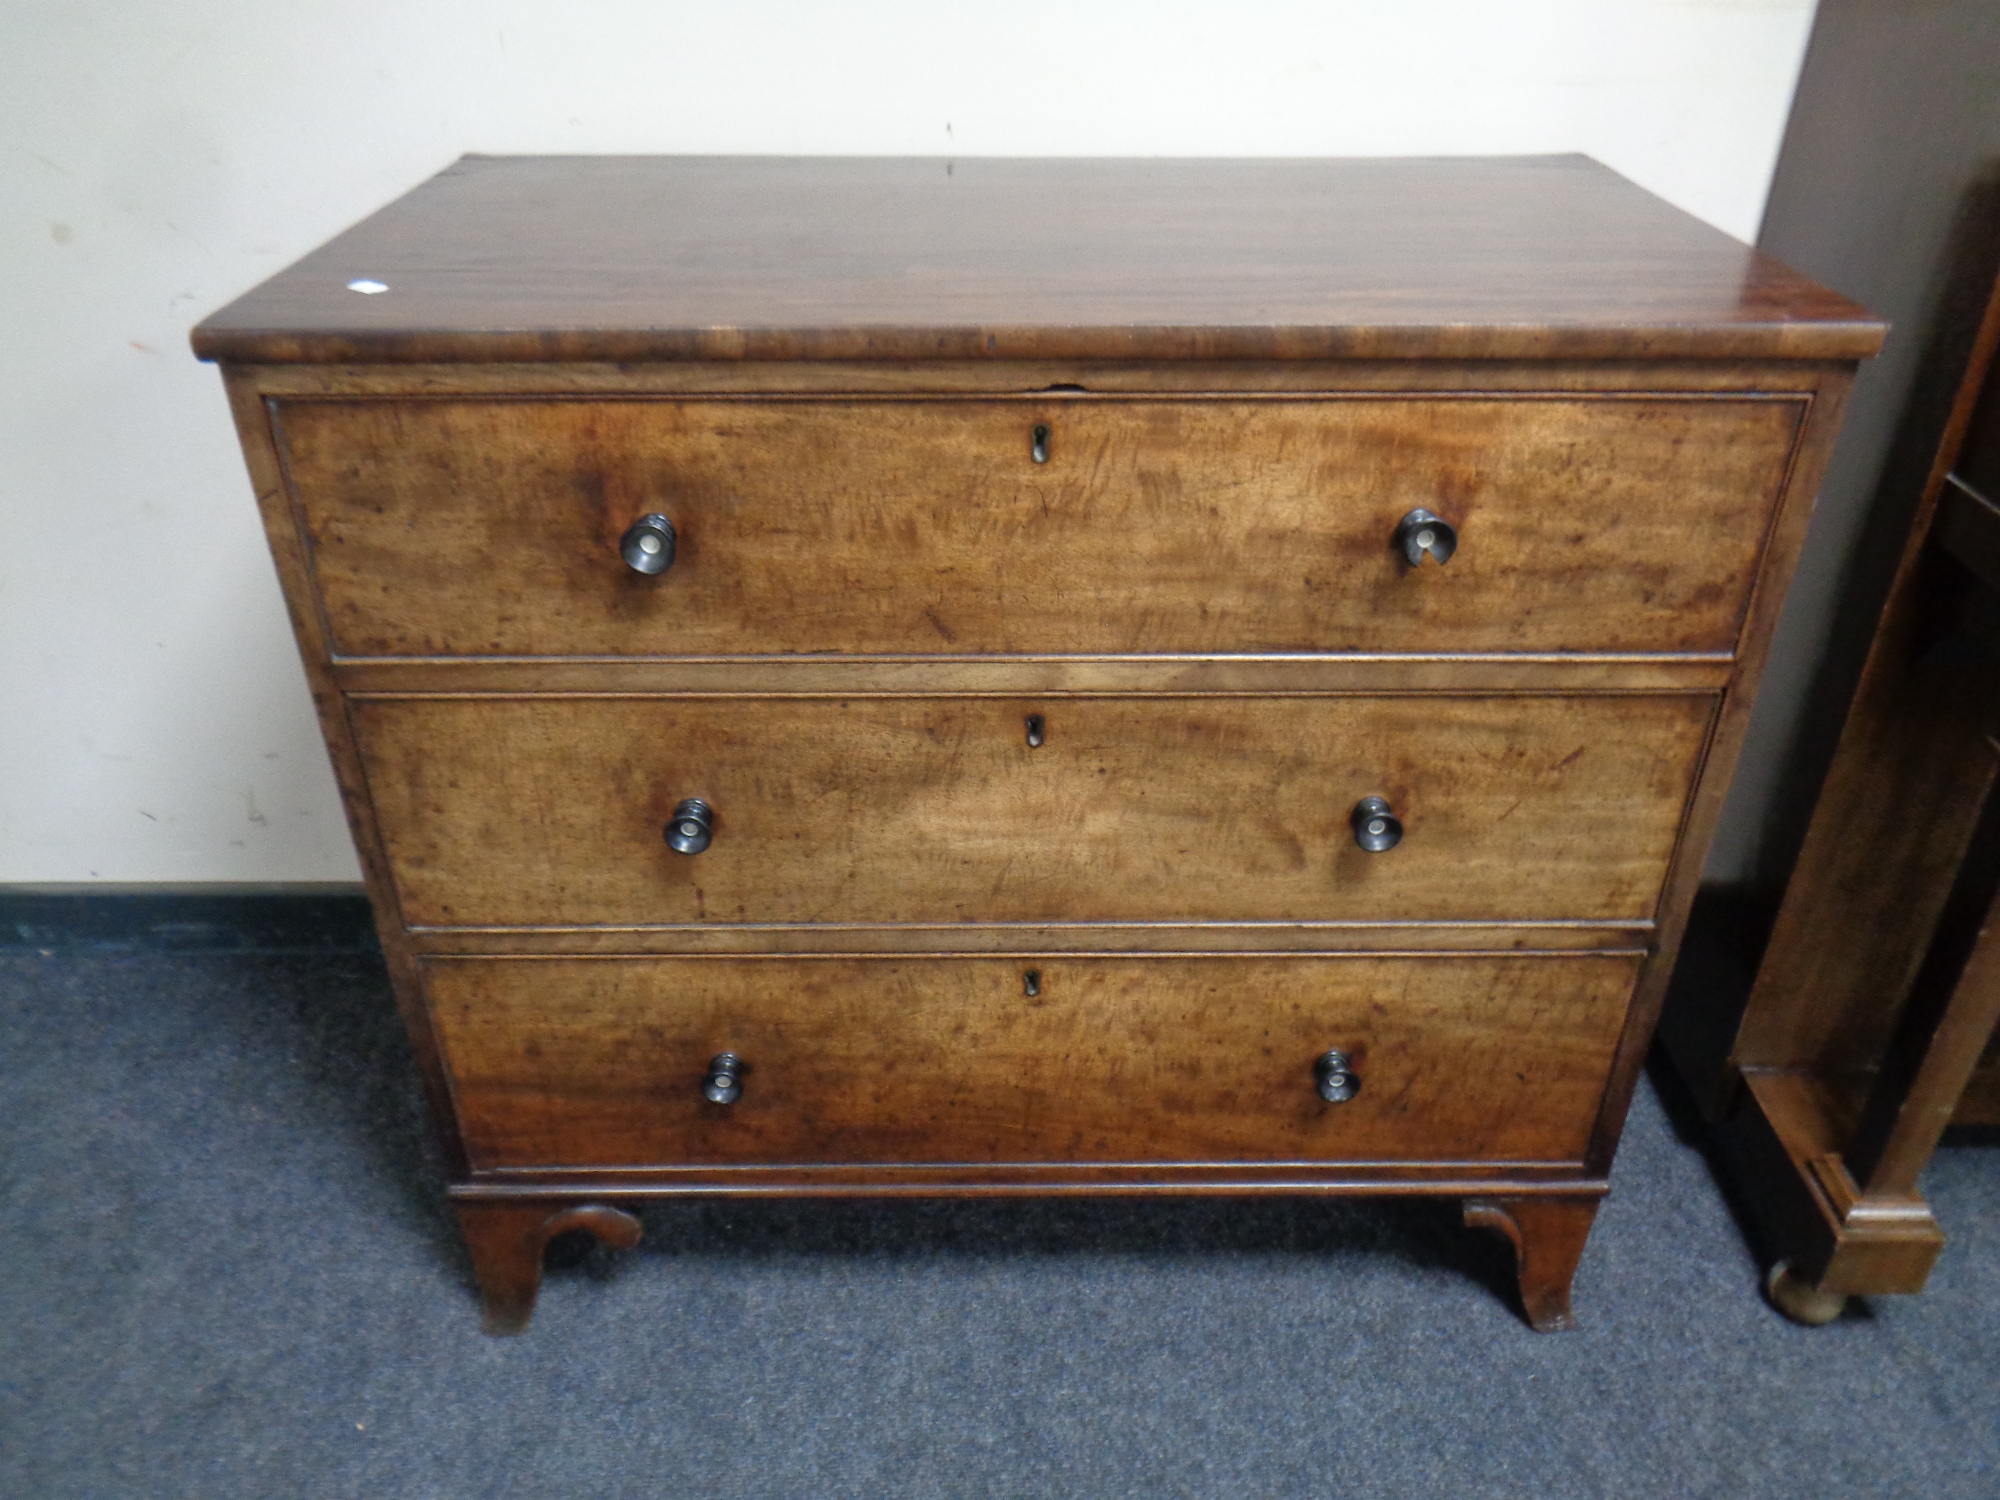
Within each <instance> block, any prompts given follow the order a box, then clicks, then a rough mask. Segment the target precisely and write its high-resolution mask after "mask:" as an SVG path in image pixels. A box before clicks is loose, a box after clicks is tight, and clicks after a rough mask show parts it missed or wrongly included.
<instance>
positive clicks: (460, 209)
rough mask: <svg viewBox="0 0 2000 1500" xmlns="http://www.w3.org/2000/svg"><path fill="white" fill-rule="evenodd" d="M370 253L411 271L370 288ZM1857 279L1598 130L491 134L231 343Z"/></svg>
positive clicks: (1486, 314) (481, 343)
mask: <svg viewBox="0 0 2000 1500" xmlns="http://www.w3.org/2000/svg"><path fill="white" fill-rule="evenodd" d="M358 278H369V279H372V280H375V281H377V282H380V283H383V284H385V285H386V286H387V287H388V290H387V291H385V292H382V293H380V294H379V295H372V296H371V295H361V294H357V293H355V292H352V291H349V290H348V289H347V286H348V283H349V282H350V281H353V280H355V279H358ZM1881 336H1882V328H1881V325H1880V324H1878V323H1876V322H1875V321H1874V320H1872V319H1871V318H1870V317H1869V315H1868V314H1867V313H1866V312H1865V311H1864V310H1863V309H1861V308H1860V307H1858V306H1856V305H1855V304H1853V303H1851V302H1849V301H1847V300H1846V299H1844V298H1842V297H1839V296H1837V295H1835V294H1834V293H1832V292H1829V291H1827V290H1825V289H1824V288H1822V287H1819V286H1816V285H1815V284H1813V283H1812V282H1810V281H1808V280H1806V279H1805V278H1804V277H1802V276H1799V275H1797V274H1796V273H1795V272H1792V271H1790V270H1788V269H1787V268H1785V267H1784V266H1782V265H1780V264H1779V263H1777V262H1776V261H1773V260H1771V259H1769V258H1768V257H1765V256H1762V255H1760V254H1758V253H1757V252H1756V251H1754V250H1752V249H1750V248H1749V247H1748V246H1746V245H1743V244H1741V243H1740V242H1738V241H1736V240H1734V239H1731V238H1730V237H1729V236H1727V235H1725V234H1722V233H1720V232H1718V231H1717V230H1714V229H1711V228H1710V227H1708V226H1707V225H1705V224H1703V223H1701V222H1700V221H1699V220H1697V219H1695V218H1693V217H1691V216H1689V215H1687V214H1683V213H1681V212H1679V211H1678V210H1676V209H1674V208H1672V207H1670V206H1668V205H1667V204H1665V203H1662V202H1661V201H1660V200H1659V199H1657V198H1654V197H1652V196H1651V195H1649V194H1647V193H1645V192H1644V191H1642V190H1641V189H1639V188H1637V187H1635V186H1634V185H1633V184H1631V183H1629V182H1626V181H1625V180H1624V179H1623V178H1621V177H1619V176H1618V175H1617V174H1615V173H1613V172H1611V171H1609V170H1607V169H1606V168H1604V167H1602V166H1599V165H1598V164H1597V163H1595V162H1592V161H1590V160H1588V159H1587V158H1584V157H1580V156H1565V157H1529V158H1512V159H1506V158H1468V159H1433V160H1387V159H1382V160H1355V161H1314V160H1288V161H1200V160H1195V161H1166V160H1128V161H1091V160H1067V161H1034V162H1030V161H1010V160H993V159H967V160H958V161H941V160H898V159H893V158H865V159H847V160H835V159H825V158H821V159H817V160H814V159H805V160H781V159H776V158H756V157H739V158H726V157H724V158H700V157H539V158H538V157H522V158H493V157H484V158H482V157H467V158H465V159H463V160H461V161H459V162H458V163H457V164H455V165H454V166H452V167H450V168H448V169H447V170H446V171H444V172H443V173H441V174H439V175H438V176H437V177H435V178H433V179H431V180H430V181H429V182H427V183H425V184H424V185H422V186H421V187H419V188H417V189H416V190H415V191H414V192H412V193H410V194H408V195H407V196H405V197H404V198H402V199H400V200H398V201H397V202H396V203H393V204H391V205H390V206H389V207H388V208H385V209H384V210H382V211H381V212H380V213H378V214H375V215H374V216H372V217H371V218H369V219H367V220H365V221H364V222H363V223H361V224H359V225H357V226H356V227H355V228H353V229H351V230H349V231H348V232H347V233H345V234H343V235H341V236H339V237H338V238H337V239H335V240H334V241H332V242H331V243H330V244H328V245H326V246H325V247H323V248H322V249H320V250H317V251H315V252H314V253H313V254H311V255H309V256H307V257H306V258H305V259H304V260H303V261H301V262H299V263H298V264H297V265H295V266H293V267H292V268H291V269H289V270H287V271H284V272H282V273H280V274H279V275H278V276H276V277H274V278H273V279H272V280H271V281H269V282H267V283H265V284H264V285H263V286H262V287H259V288H258V289H257V290H255V291H253V292H251V293H250V294H248V295H247V296H245V297H243V298H240V299H239V300H238V301H236V302H234V303H232V304H231V305H230V306H228V307H227V308H224V309H223V310H222V311H221V312H219V313H217V314H215V315H214V316H213V317H211V318H209V319H207V320H206V321H205V322H203V323H202V324H201V325H200V327H199V328H197V329H196V331H195V336H194V346H195V350H196V352H197V353H199V354H201V355H202V356H204V357H205V358H221V359H231V360H262V361H284V360H320V361H358V362H368V361H376V360H440V359H444V360H449V359H489V360H589V359H610V360H628V359H686V358H711V359H712V358H723V359H732V358H751V359H758V358H761V359H910V358H916V359H927V358H928V359H938V358H1005V359H1021V358H1130V359H1202V358H1207V359H1215V358H1327V357H1343V358H1382V357H1409V356H1419V357H1424V358H1506V357H1517V356H1550V355H1554V356H1563V357H1572V358H1590V357H1611V358H1616V357H1622V356H1641V357H1657V356H1669V357H1690V356H1722V357H1728V356H1743V357H1753V358H1754V357H1772V356H1779V357H1785V356H1790V357H1798V358H1857V357H1860V356H1864V355H1867V354H1870V353H1872V352H1874V350H1875V348H1876V347H1877V346H1878V345H1879V343H1880V341H1881Z"/></svg>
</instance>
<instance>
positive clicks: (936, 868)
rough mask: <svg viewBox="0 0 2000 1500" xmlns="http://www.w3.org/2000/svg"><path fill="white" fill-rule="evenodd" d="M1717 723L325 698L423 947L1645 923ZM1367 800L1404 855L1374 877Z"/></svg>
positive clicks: (854, 703) (1335, 703)
mask: <svg viewBox="0 0 2000 1500" xmlns="http://www.w3.org/2000/svg"><path fill="white" fill-rule="evenodd" d="M1713 709H1714V699H1713V698H1711V697H1707V696H1700V695H1616V696H1601V697H1553V696H1550V697H1534V696H1524V695H1523V696H1491V697H1475V696H1415V695H1412V696H1402V697H1285V698H1185V699H1175V698H1160V697H1144V698H1140V697H1104V698H1061V699H1053V700H1046V701H1041V702H1037V701H1033V700H1026V699H1023V700H1009V699H992V698H905V697H882V698H852V699H845V700H841V699H809V698H653V697H648V698H632V697H621V698H564V697H511V698H503V697H496V698H372V699H371V698H355V699H352V700H350V712H351V715H352V722H353V724H354V728H355V732H356V734H357V736H358V738H359V741H360V745H361V750H362V756H363V761H364V764H365V767H366V770H367V775H368V780H369V785H370V790H371V792H372V794H373V798H374V802H375V806H376V811H377V816H378V818H379V822H380V828H381V833H382V838H383V841H384V844H385V846H386V849H387V852H388V856H389V863H390V866H391V869H392V872H393V874H394V878H395V881H396V887H397V891H398V894H399V897H400V899H401V903H402V910H403V916H404V919H405V921H406V922H408V923H409V924H410V925H412V926H417V927H446V928H450V927H468V926H475V927H483V926H497V927H523V926H525V927H538V926H539V927H570V926H597V925H612V926H648V925H655V924H685V923H760V922H788V923H791V922H808V923H958V922H1092V921H1103V922H1137V921H1186V922H1242V921H1260V920H1267V921H1353V920H1364V921H1365V920H1395V921H1449V920H1460V921H1532V920H1564V919H1578V920H1644V919H1648V918H1650V917H1651V916H1652V913H1653V908H1654V903H1655V901H1656V899H1657V896H1658V892H1659V888H1660V884H1661V881H1662V879H1663V877H1664V875H1665V872H1666V865H1667V860H1668V858H1669V856H1670V854H1671V852H1672V848H1673V843H1674V837H1675V833H1676V830H1677V829H1678V827H1679V824H1680V820H1681V814H1682V808H1683V805H1684V803H1685V800H1686V797H1687V794H1688V789H1689V787H1690V786H1691V784H1692V781H1693V776H1694V772H1695V769H1696V767H1697V764H1698V762H1699V759H1700V756H1701V751H1702V746H1703V744H1704V742H1705V739H1706V734H1707V729H1708V725H1709V720H1710V716H1711V714H1712V712H1713ZM1031 716H1032V717H1033V718H1035V719H1036V720H1037V721H1038V725H1039V729H1038V732H1036V733H1033V734H1031V732H1030V727H1029V720H1030V718H1031ZM1031 739H1037V740H1039V742H1040V743H1039V744H1031V743H1030V740H1031ZM1370 796H1378V797H1382V798H1384V799H1386V800H1387V802H1388V803H1389V805H1390V809H1391V812H1392V815H1393V817H1394V818H1396V819H1398V820H1400V822H1401V825H1402V828H1403V837H1402V840H1401V842H1400V843H1399V844H1397V845H1396V846H1395V847H1393V848H1390V849H1387V850H1384V851H1381V852H1373V853H1371V852H1368V851H1366V850H1364V849H1362V848H1361V847H1359V844H1358V843H1357V839H1356V835H1355V831H1354V829H1353V826H1352V824H1351V816H1352V814H1353V811H1354V809H1355V806H1356V804H1357V803H1358V802H1360V801H1361V799H1363V798H1366V797H1370ZM688 798H699V799H700V800H702V801H703V802H705V803H706V804H707V805H708V806H709V808H710V809H711V810H712V836H713V842H712V844H711V845H710V846H709V847H708V848H707V849H705V850H703V851H702V852H700V853H698V854H695V855H692V856H690V855H686V854H680V853H676V852H675V851H674V850H672V849H670V848H669V847H668V846H667V843H666V841H665V838H664V825H665V824H666V822H667V820H668V819H669V817H670V816H671V815H672V814H673V812H674V809H675V807H676V806H677V805H678V804H679V803H680V802H681V801H682V800H683V799H688Z"/></svg>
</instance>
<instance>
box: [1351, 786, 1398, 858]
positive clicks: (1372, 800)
mask: <svg viewBox="0 0 2000 1500" xmlns="http://www.w3.org/2000/svg"><path fill="white" fill-rule="evenodd" d="M1347 821H1348V822H1349V823H1350V824H1352V825H1353V828H1354V842H1355V843H1357V844H1359V845H1360V846H1361V847H1362V848H1364V849H1366V850H1367V851H1368V852H1369V853H1370V854H1380V853H1382V852H1383V851H1384V850H1385V849H1393V848H1395V847H1396V846H1397V845H1398V844H1400V843H1402V842H1403V820H1402V819H1401V818H1399V817H1397V816H1396V815H1395V814H1394V813H1393V812H1391V811H1390V810H1389V801H1388V799H1387V798H1386V797H1363V798H1362V799H1361V800H1360V801H1359V802H1357V803H1355V804H1354V811H1353V812H1352V813H1350V814H1348V818H1347Z"/></svg>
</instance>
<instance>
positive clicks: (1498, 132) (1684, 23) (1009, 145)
mask: <svg viewBox="0 0 2000 1500" xmlns="http://www.w3.org/2000/svg"><path fill="white" fill-rule="evenodd" d="M1811 19H1812V4H1811V0H1764V3H1757V0H1707V3H1695V0H1515V3H1510V4H1506V5H1499V4H1494V3H1492V0H1405V3H1398V4H1384V3H1381V0H1319V3H1311V4H1284V3H1277V0H1208V3H1193V0H1098V3H1091V0H1072V3H1069V4H1062V5H1057V4H1047V3H1040V4H1037V3H1027V0H1009V3H1004V4H1003V3H979V4H951V3H949V0H874V3H845V4H840V5H832V4H819V5H813V4H807V3H800V0H764V3H744V0H733V3H729V4H717V3H707V4H685V3H665V0H598V3H586V0H566V3H555V0H550V3H544V4H530V3H518V0H517V3H506V0H490V3H454V0H345V3H339V4H334V3H324V0H282V3H273V0H254V3H253V0H171V3H169V0H120V3H115V4H114V3H105V0H97V3H78V4H54V3H27V0H10V3H8V4H7V5H5V6H4V7H0V881H72V880H93V879H101V880H121V881H173V880H245V881H259V880H340V879H347V878H350V877H353V876H354V875H355V874H356V866H355V863H354V856H353V852H352V849H351V848H350V846H349V843H348V838H347V832H346V827H345V825H344V823H343V822H342V820H341V816H340V810H339V805H338V801H337V799H336V797H335V794H334V790H333V783H332V778H331V776H330V774H329V773H328V771H327V768H326V762H325V757H324V754H323V752H322V750H321V748H320V745H319V739H318V733H317V730H316V727H315V725H314V722H313V717H312V712H311V708H310V705H309V702H308V700H307V696H306V691H305V684H304V679H303V677H302V675H301V673H300V671H299V668H298V665H297V662H296V660H295V659H294V656H293V649H292V643H291V637H290V633H289V631H288V629H287V627H286V625H285V620H284V615H283V612H282V609H281V606H280V604H279V599H278V592H277V586H276V583H275V582H274V580H273V577H272V574H271V569H270V564H269V561H268V560H267V558H266V556H265V554H264V549H263V541H262V538H261V534H260V533H259V531H258V529H257V525H256V516H255V509H254V507H253V504H252V501H251V497H250V491H249V486H248V484H247V482H246V480H245V479H244V477H243V472H242V468H241V464H240V461H239V459H238V457H237V453H236V450H235V446H234V439H233V437H232V435H231V430H230V425H229V418H228V414H227V412H226V410H225V408H224V404H223V400H222V394H221V389H220V384H219V382H218V380H217V377H216V375H215V372H214V371H213V370H212V369H210V368H208V367H206V366H202V365H198V364H196V363H195V362H194V360H193V359H192V358H191V356H190V355H189V354H188V352H187V330H188V328H189V326H190V325H191V324H192V323H193V322H194V321H196V320H197V319H198V318H200V317H201V316H202V315H204V314H206V313H208V312H209V311H211V310H213V309H214V308H216V307H219V306H220V305H221V304H222V303H224V302H226V301H228V300H229V299H230V298H231V297H233V296H235V295H236V294H237V293H239V292H241V291H243V290H244V289H246V288H247V287H249V286H251V285H253V284H255V283H256V282H258V281H260V280H262V279H263V278H264V277H265V276H267V275H269V274H270V273H271V272H273V271H275V270H277V269H278V268H279V267H281V266H283V265H285V264H286V263H287V262H289V261H291V260H292V259H294V258H296V257H297V256H299V255H300V254H302V253H304V252H305V251H307V250H309V249H311V248H312V247H313V246H314V245H315V244H317V243H319V242H320V241H321V240H323V239H325V238H326V237H327V236H328V235H330V234H332V233H334V232H335V231H336V230H338V229H340V228H342V227H343V226H345V225H347V224H349V223H351V222H353V221H354V220H355V219H357V218H359V217H361V216H362V215H364V214H366V213H368V212H369V211H370V210H372V209H374V208H376V207H377V206H379V205H380V204H381V203H383V202H384V201H386V200H387V199H389V198H390V197H392V196H394V195H395V194H397V193H400V192H402V191H403V190H404V189H405V188H407V187H409V186H411V185H412V184H414V183H415V182H417V181H418V180H420V179H421V178H423V177H425V176H427V175H429V174H430V173H432V172H434V171H436V170H437V169H438V168H440V167H442V166H443V165H444V164H445V163H447V162H449V161H450V160H451V159H452V158H454V157H456V156H457V155H459V154H460V153H461V152H465V151H484V152H538V151H540V152H549V151H570V152H603V151H660V152H809V153H835V152H849V153H912V154H940V155H941V154H947V153H949V154H957V155H965V156H972V155H1000V154H1012V155H1030V154H1070V155H1077V154H1107V155H1108V154H1137V155H1172V154H1187V155H1260V154H1267V155H1338V154H1379V155H1404V154H1426V153H1429V154H1438V153H1459V154H1480V153H1494V152H1548V151H1586V152H1589V153H1590V154H1591V155H1593V156H1596V157H1598V158H1599V159H1600V160H1602V161H1605V162H1607V163H1609V164H1610V165H1611V166H1613V167H1615V168H1617V169H1618V170H1619V171H1621V172H1624V173H1625V174H1627V175H1628V176H1630V177H1632V178H1635V179H1636V180H1637V181H1638V182H1640V183H1641V184H1643V185H1644V186H1646V187H1649V188H1651V189H1653V190H1654V191H1655V192H1658V193H1660V194H1662V195H1664V196H1665V197H1667V198H1669V199H1671V200H1673V201H1674V202H1675V203H1678V204H1679V205H1681V206H1682V207H1683V208H1686V209H1688V210H1690V211H1691V212H1693V213H1696V214H1699V215H1700V216H1702V217H1703V218H1705V219H1707V220H1709V221H1710V222H1712V223H1714V224H1716V225H1718V226H1720V227H1721V228H1723V229H1726V230H1728V231H1729V232H1731V233H1732V234H1736V235H1738V236H1741V237H1743V238H1746V239H1747V238H1750V237H1751V236H1752V235H1753V234H1754V233H1755V230H1756V225H1757V220H1758V216H1759V214H1760V212H1761V210H1762V205H1763V200H1764V195H1765V191H1766V188H1767V185H1768V183H1769V179H1770V174H1771V170H1772V166H1773V164H1774V162H1775V160H1776V154H1777V149H1778V143H1779V139H1780V136H1781V133H1782V130H1783V125H1784V119H1785V114H1786V110H1787V107H1788V104H1789V101H1790V98H1791V92H1792V86H1793V82H1794V80H1795V78H1796V76H1797V73H1798V68H1799V63H1800V59H1801V57H1802V55H1803V51H1804V47H1805V40H1806V35H1807V31H1808V28H1809V25H1810V22H1811Z"/></svg>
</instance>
